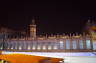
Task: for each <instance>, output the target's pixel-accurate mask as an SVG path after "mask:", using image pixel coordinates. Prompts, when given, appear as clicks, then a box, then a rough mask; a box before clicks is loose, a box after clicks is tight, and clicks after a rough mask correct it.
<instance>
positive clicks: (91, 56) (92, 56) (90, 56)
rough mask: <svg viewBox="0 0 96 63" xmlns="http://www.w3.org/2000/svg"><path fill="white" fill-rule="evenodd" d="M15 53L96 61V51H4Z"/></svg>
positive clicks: (80, 62) (69, 61) (67, 61)
mask: <svg viewBox="0 0 96 63" xmlns="http://www.w3.org/2000/svg"><path fill="white" fill-rule="evenodd" d="M15 53H20V54H29V55H36V56H47V57H57V58H64V59H65V60H64V62H65V63H96V52H84V53H82V52H79V53H75V52H74V53H58V52H56V53H50V52H49V53H48V52H47V53H46V52H42V53H41V52H3V54H15Z"/></svg>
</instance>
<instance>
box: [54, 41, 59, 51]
mask: <svg viewBox="0 0 96 63" xmlns="http://www.w3.org/2000/svg"><path fill="white" fill-rule="evenodd" d="M53 49H55V50H56V49H58V43H57V42H55V43H54V44H53Z"/></svg>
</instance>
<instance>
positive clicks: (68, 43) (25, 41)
mask: <svg viewBox="0 0 96 63" xmlns="http://www.w3.org/2000/svg"><path fill="white" fill-rule="evenodd" d="M87 24H88V25H89V22H88V23H87ZM91 27H92V25H91V26H90V27H88V29H91ZM94 27H95V26H94ZM90 31H91V30H90ZM1 35H2V36H3V35H4V33H1ZM2 36H1V38H0V50H6V51H7V50H8V51H35V52H94V51H96V41H95V39H93V37H94V36H95V34H93V35H92V33H91V32H88V34H86V33H83V34H77V33H76V34H70V35H65V34H63V35H51V36H47V35H46V36H36V24H35V20H32V24H30V37H21V38H16V37H15V38H9V36H10V34H9V36H8V34H7V38H6V35H4V37H3V38H2Z"/></svg>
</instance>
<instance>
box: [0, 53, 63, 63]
mask: <svg viewBox="0 0 96 63" xmlns="http://www.w3.org/2000/svg"><path fill="white" fill-rule="evenodd" d="M0 59H1V60H5V61H8V62H10V63H46V62H47V63H59V62H60V61H63V59H62V58H51V57H42V56H32V55H25V54H4V55H0Z"/></svg>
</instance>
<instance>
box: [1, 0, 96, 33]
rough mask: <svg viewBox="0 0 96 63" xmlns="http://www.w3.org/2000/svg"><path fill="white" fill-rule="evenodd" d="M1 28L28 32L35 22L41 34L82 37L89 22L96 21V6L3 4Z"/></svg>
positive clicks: (48, 3)
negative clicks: (64, 34)
mask: <svg viewBox="0 0 96 63" xmlns="http://www.w3.org/2000/svg"><path fill="white" fill-rule="evenodd" d="M0 8H1V12H0V14H1V16H0V26H1V27H2V26H4V27H9V28H12V29H15V30H27V29H28V25H29V24H30V23H31V20H32V18H34V19H35V20H36V24H37V33H38V34H45V33H48V34H51V33H54V34H56V33H59V34H62V33H70V32H71V33H75V32H78V33H80V32H81V31H82V30H83V28H84V25H85V23H86V22H87V20H88V19H91V20H96V4H95V2H90V1H89V2H88V1H82V2H79V1H78V2H73V1H72V2H58V1H54V2H26V1H21V2H16V1H15V2H14V1H7V2H1V4H0Z"/></svg>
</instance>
